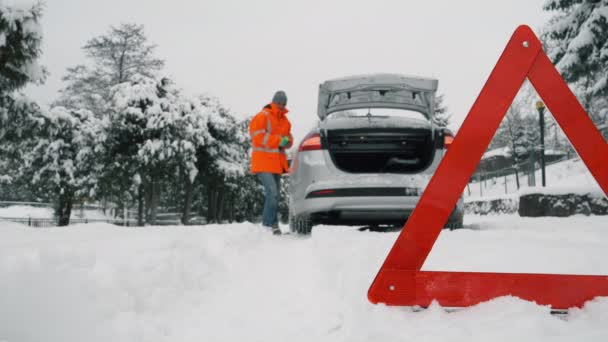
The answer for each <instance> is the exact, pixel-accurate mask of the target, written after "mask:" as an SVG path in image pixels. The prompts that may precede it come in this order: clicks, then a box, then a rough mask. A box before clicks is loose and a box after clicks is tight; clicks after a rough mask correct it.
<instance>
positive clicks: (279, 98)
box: [272, 90, 287, 106]
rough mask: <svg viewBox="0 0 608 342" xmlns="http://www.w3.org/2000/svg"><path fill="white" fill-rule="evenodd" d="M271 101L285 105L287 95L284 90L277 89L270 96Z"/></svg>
mask: <svg viewBox="0 0 608 342" xmlns="http://www.w3.org/2000/svg"><path fill="white" fill-rule="evenodd" d="M272 102H274V103H276V104H280V105H283V106H285V105H287V95H286V94H285V92H284V91H282V90H279V91H277V92H276V93H274V96H273V97H272Z"/></svg>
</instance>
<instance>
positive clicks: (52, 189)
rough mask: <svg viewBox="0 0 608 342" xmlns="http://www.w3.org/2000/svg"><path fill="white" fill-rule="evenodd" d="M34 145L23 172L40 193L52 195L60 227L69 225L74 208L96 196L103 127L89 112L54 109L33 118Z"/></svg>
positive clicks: (29, 152) (25, 159)
mask: <svg viewBox="0 0 608 342" xmlns="http://www.w3.org/2000/svg"><path fill="white" fill-rule="evenodd" d="M33 120H34V122H35V123H34V124H33V125H32V126H30V128H31V129H32V132H33V137H34V138H35V139H33V140H32V144H33V146H31V149H28V150H27V152H26V153H25V154H24V160H23V164H22V165H21V169H22V171H23V173H24V174H25V175H26V176H27V178H28V179H31V182H32V184H33V185H34V186H36V187H37V190H38V192H44V193H47V194H49V197H51V198H53V200H54V201H53V202H54V205H55V215H56V216H57V218H58V224H59V225H60V226H64V225H67V224H69V220H70V214H71V210H72V205H73V203H74V202H75V201H77V200H84V199H87V198H93V197H95V193H96V191H97V189H98V176H99V172H100V171H101V165H100V164H99V158H98V157H99V156H100V155H101V153H102V152H103V141H104V136H103V125H102V124H101V122H100V121H99V120H98V119H97V118H96V117H95V116H94V115H93V113H91V112H90V111H88V110H85V109H83V110H79V111H70V110H68V109H66V108H63V107H55V108H52V109H51V110H50V111H41V112H40V113H39V115H38V116H35V117H34V118H33Z"/></svg>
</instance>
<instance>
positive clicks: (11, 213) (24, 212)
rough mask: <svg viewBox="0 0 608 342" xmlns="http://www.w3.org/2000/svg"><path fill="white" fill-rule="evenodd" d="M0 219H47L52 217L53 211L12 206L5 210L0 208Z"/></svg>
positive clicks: (27, 206)
mask: <svg viewBox="0 0 608 342" xmlns="http://www.w3.org/2000/svg"><path fill="white" fill-rule="evenodd" d="M0 217H6V218H28V217H31V218H39V219H49V218H52V217H53V209H51V208H39V207H32V206H29V205H13V206H10V207H6V208H0Z"/></svg>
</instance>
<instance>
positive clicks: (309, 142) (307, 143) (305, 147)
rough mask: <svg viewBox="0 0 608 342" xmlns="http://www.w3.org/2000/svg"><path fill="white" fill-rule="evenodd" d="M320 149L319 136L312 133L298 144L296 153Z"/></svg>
mask: <svg viewBox="0 0 608 342" xmlns="http://www.w3.org/2000/svg"><path fill="white" fill-rule="evenodd" d="M320 149H321V136H320V135H319V133H312V134H309V135H307V136H306V137H305V138H304V141H302V143H301V144H300V148H299V149H298V152H301V151H314V150H320Z"/></svg>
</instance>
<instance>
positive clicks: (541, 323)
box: [0, 216, 608, 342]
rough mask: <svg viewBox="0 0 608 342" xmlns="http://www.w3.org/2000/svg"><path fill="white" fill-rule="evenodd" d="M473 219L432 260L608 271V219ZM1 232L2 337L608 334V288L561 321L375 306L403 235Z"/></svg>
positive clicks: (493, 308)
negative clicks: (372, 289)
mask: <svg viewBox="0 0 608 342" xmlns="http://www.w3.org/2000/svg"><path fill="white" fill-rule="evenodd" d="M467 220H468V221H465V224H466V225H467V226H468V227H470V228H471V229H465V230H460V231H453V232H450V231H444V232H443V233H442V234H441V236H440V238H439V240H438V242H437V245H436V248H435V249H434V250H433V252H432V253H431V255H430V258H429V260H428V261H427V263H426V264H425V266H424V268H425V269H444V270H445V269H447V270H480V271H484V270H492V271H496V270H498V271H551V272H565V273H568V272H573V273H579V272H580V273H591V274H608V263H606V262H605V259H606V258H605V256H606V252H605V251H606V246H607V244H608V230H607V229H606V227H608V220H607V219H606V218H604V219H602V218H598V217H594V218H588V217H572V218H567V219H560V220H557V219H555V220H548V221H545V220H535V219H520V218H518V217H515V216H507V217H494V218H492V217H467ZM573 227H577V228H578V229H576V230H573V229H571V228H573ZM575 231H576V232H575ZM0 234H2V238H0V341H2V340H6V341H62V342H66V341H155V342H156V341H184V342H186V341H197V342H200V341H372V340H378V341H421V340H423V341H446V340H447V341H465V340H466V341H471V342H475V341H483V342H487V341H513V340H516V341H520V342H523V341H542V340H549V339H554V338H555V337H556V336H559V337H560V338H562V339H564V340H585V341H606V340H607V339H608V327H607V326H606V324H605V323H606V318H607V317H608V316H607V315H608V299H597V300H595V301H592V302H589V303H587V305H586V306H585V307H584V308H583V309H580V310H575V311H574V312H573V313H572V315H570V316H569V317H568V318H567V319H565V320H563V319H560V318H557V317H554V316H551V315H549V313H548V312H549V308H548V307H543V306H538V305H535V304H533V303H530V302H526V301H522V300H519V299H517V298H510V297H504V298H499V299H496V300H493V301H490V302H487V303H483V304H480V305H477V306H475V307H473V308H469V309H466V310H461V311H458V312H454V313H446V312H445V311H444V310H443V309H442V308H440V307H439V306H437V305H434V306H432V307H431V308H430V309H428V310H426V311H423V312H413V311H412V310H410V309H407V308H396V307H385V306H381V305H378V306H375V305H372V304H370V303H368V301H367V299H366V292H367V288H368V286H369V284H370V282H371V281H372V279H373V276H374V275H375V273H376V271H377V270H378V268H379V266H380V264H381V262H382V261H383V259H384V257H385V256H386V253H387V252H388V250H389V248H390V247H391V245H392V244H393V242H394V240H395V238H396V236H397V233H385V234H383V233H371V232H358V231H356V230H353V229H347V228H331V229H329V228H328V229H324V228H323V227H321V228H316V229H315V230H314V231H313V235H312V237H311V238H304V239H302V238H297V237H293V236H284V237H274V236H272V235H270V234H267V233H266V232H262V231H260V229H259V228H258V227H257V226H254V225H252V224H233V225H210V226H205V227H162V228H117V227H114V226H111V225H107V224H96V225H76V226H71V227H68V228H55V229H46V230H35V229H28V228H25V227H23V226H20V225H17V224H12V223H1V222H0ZM515 251H517V252H515ZM581 251H584V256H583V255H582V254H583V253H581Z"/></svg>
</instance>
